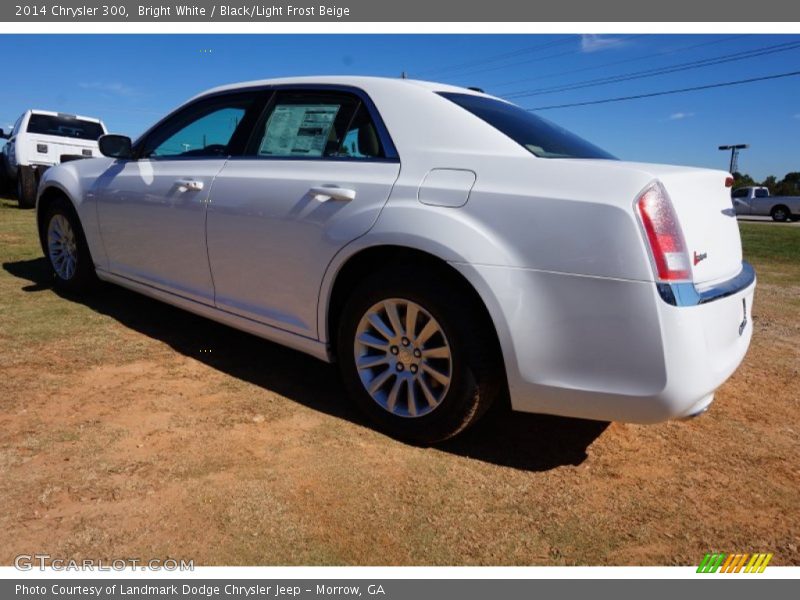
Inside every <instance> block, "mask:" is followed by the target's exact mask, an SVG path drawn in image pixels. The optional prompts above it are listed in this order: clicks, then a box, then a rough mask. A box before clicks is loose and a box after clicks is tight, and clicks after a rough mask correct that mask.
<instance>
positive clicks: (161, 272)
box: [92, 93, 257, 304]
mask: <svg viewBox="0 0 800 600" xmlns="http://www.w3.org/2000/svg"><path fill="white" fill-rule="evenodd" d="M256 104H257V95H256V94H253V93H236V94H226V95H219V96H215V97H210V98H206V99H203V100H200V101H198V102H195V103H192V104H190V105H188V106H187V107H184V108H182V109H179V110H178V111H177V112H176V113H174V114H173V115H171V116H169V117H167V119H165V120H164V121H163V122H162V123H160V124H159V125H157V126H156V127H155V128H154V129H153V130H151V132H149V133H148V134H147V135H146V136H145V138H144V140H143V141H141V142H140V143H138V144H137V148H136V149H135V153H134V157H135V158H134V159H133V160H118V161H115V162H114V163H113V164H112V166H111V167H110V168H109V169H108V170H107V171H106V172H105V173H104V174H103V175H102V176H101V177H99V178H98V180H97V182H96V184H95V185H94V186H93V189H92V193H93V194H94V195H95V196H96V199H97V212H98V221H99V224H100V231H101V234H102V239H103V243H104V245H105V249H106V254H107V257H108V269H109V270H110V271H111V272H112V273H115V274H117V275H122V276H124V277H127V278H129V279H132V280H135V281H138V282H141V283H145V284H148V285H151V286H154V287H157V288H159V289H163V290H166V291H169V292H172V293H175V294H179V295H181V296H183V297H186V298H189V299H192V300H196V301H199V302H204V303H207V304H213V298H214V290H213V284H212V280H211V273H210V270H209V266H208V256H207V253H206V242H205V219H206V203H207V199H208V196H209V192H210V191H211V186H212V183H213V181H214V177H215V176H216V175H217V173H219V171H220V170H221V169H222V166H223V165H224V164H225V161H226V160H227V158H228V156H230V154H231V153H232V152H234V151H235V150H234V146H235V145H236V144H237V143H238V140H239V136H238V135H237V132H239V131H242V128H243V127H244V123H245V121H246V118H247V117H248V116H249V115H251V114H252V111H254V110H256V108H255V105H256ZM256 116H257V113H256ZM251 126H252V125H251Z"/></svg>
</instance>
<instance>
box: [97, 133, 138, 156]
mask: <svg viewBox="0 0 800 600" xmlns="http://www.w3.org/2000/svg"><path fill="white" fill-rule="evenodd" d="M97 144H98V146H99V147H100V152H101V153H102V155H103V156H108V157H109V158H133V146H132V144H131V138H129V137H128V136H126V135H116V134H113V133H110V134H106V135H101V136H100V139H98V140H97Z"/></svg>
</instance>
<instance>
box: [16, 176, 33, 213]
mask: <svg viewBox="0 0 800 600" xmlns="http://www.w3.org/2000/svg"><path fill="white" fill-rule="evenodd" d="M17 199H18V200H19V207H20V208H33V207H34V206H36V173H35V172H34V170H33V169H31V168H30V167H19V168H18V169H17Z"/></svg>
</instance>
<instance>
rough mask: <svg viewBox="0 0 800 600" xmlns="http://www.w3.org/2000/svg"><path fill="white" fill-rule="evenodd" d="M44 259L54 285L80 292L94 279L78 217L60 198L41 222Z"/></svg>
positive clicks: (69, 290)
mask: <svg viewBox="0 0 800 600" xmlns="http://www.w3.org/2000/svg"><path fill="white" fill-rule="evenodd" d="M43 227H44V229H43V238H44V247H45V253H46V255H47V262H48V263H49V265H50V269H51V272H52V275H53V281H54V283H55V286H56V287H57V288H60V289H62V290H65V291H68V292H84V291H86V290H88V289H89V288H90V287H91V286H92V284H93V283H94V282H95V280H96V279H95V271H94V265H93V263H92V258H91V255H90V254H89V248H88V246H87V245H86V239H85V238H84V236H83V230H82V229H81V225H80V221H79V220H78V217H77V215H76V214H75V211H74V210H73V208H72V205H71V204H69V202H68V201H67V200H64V199H60V200H57V201H56V202H54V203H53V204H52V205H51V206H50V207H49V208H48V209H47V213H46V215H45V218H44V222H43Z"/></svg>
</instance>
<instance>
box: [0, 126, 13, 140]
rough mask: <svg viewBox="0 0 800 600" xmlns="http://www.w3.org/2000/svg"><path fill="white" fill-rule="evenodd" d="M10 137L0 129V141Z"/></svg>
mask: <svg viewBox="0 0 800 600" xmlns="http://www.w3.org/2000/svg"><path fill="white" fill-rule="evenodd" d="M10 137H11V134H10V133H6V132H5V131H3V130H2V129H0V139H3V140H7V139H9V138H10Z"/></svg>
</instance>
